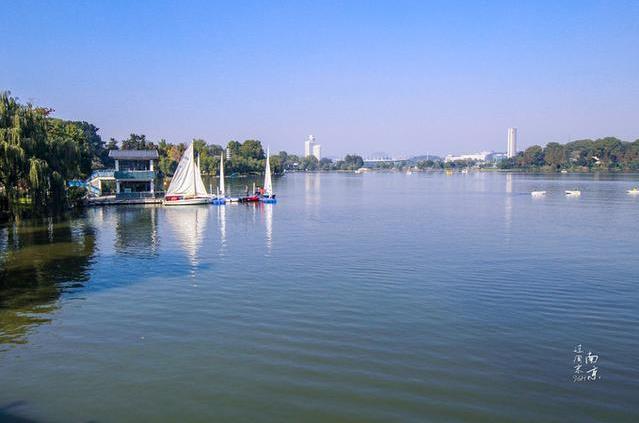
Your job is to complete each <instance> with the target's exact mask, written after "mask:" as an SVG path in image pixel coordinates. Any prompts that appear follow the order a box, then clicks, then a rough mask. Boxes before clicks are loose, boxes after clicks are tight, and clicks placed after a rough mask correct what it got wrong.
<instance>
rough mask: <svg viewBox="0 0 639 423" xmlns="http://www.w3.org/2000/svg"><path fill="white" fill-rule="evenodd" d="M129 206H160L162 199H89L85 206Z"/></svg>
mask: <svg viewBox="0 0 639 423" xmlns="http://www.w3.org/2000/svg"><path fill="white" fill-rule="evenodd" d="M131 204H162V198H161V197H160V198H116V196H115V195H105V196H102V197H90V198H87V200H86V205H87V206H89V207H91V206H128V205H131Z"/></svg>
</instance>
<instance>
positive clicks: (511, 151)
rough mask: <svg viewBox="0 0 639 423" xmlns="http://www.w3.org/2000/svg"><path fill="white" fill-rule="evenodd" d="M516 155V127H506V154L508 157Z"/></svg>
mask: <svg viewBox="0 0 639 423" xmlns="http://www.w3.org/2000/svg"><path fill="white" fill-rule="evenodd" d="M516 155H517V128H508V150H507V153H506V156H507V157H508V158H509V159H510V158H511V157H515V156H516Z"/></svg>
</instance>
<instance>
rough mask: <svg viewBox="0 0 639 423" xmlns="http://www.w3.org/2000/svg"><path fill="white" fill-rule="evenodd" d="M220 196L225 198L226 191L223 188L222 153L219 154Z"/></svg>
mask: <svg viewBox="0 0 639 423" xmlns="http://www.w3.org/2000/svg"><path fill="white" fill-rule="evenodd" d="M220 195H221V196H222V197H225V196H226V189H225V188H224V152H222V153H221V154H220Z"/></svg>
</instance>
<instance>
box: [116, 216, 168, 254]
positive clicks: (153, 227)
mask: <svg viewBox="0 0 639 423" xmlns="http://www.w3.org/2000/svg"><path fill="white" fill-rule="evenodd" d="M157 214H158V209H157V208H156V207H139V206H132V207H120V209H118V212H117V213H116V223H115V250H116V251H117V252H118V253H120V254H127V255H132V256H136V257H141V258H144V257H154V256H156V255H157V252H158V247H159V238H158V228H157V219H158V218H157Z"/></svg>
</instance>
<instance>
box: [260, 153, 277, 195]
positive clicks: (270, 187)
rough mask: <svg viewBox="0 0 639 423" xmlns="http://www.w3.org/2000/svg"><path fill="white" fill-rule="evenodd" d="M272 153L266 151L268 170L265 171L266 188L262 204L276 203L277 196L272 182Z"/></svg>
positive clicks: (262, 193)
mask: <svg viewBox="0 0 639 423" xmlns="http://www.w3.org/2000/svg"><path fill="white" fill-rule="evenodd" d="M269 156H270V151H269V149H267V150H266V168H265V169H264V188H263V189H262V191H261V193H260V197H259V198H260V201H261V202H262V203H276V202H277V200H276V199H275V194H274V193H273V182H272V181H271V159H270V157H269Z"/></svg>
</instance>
